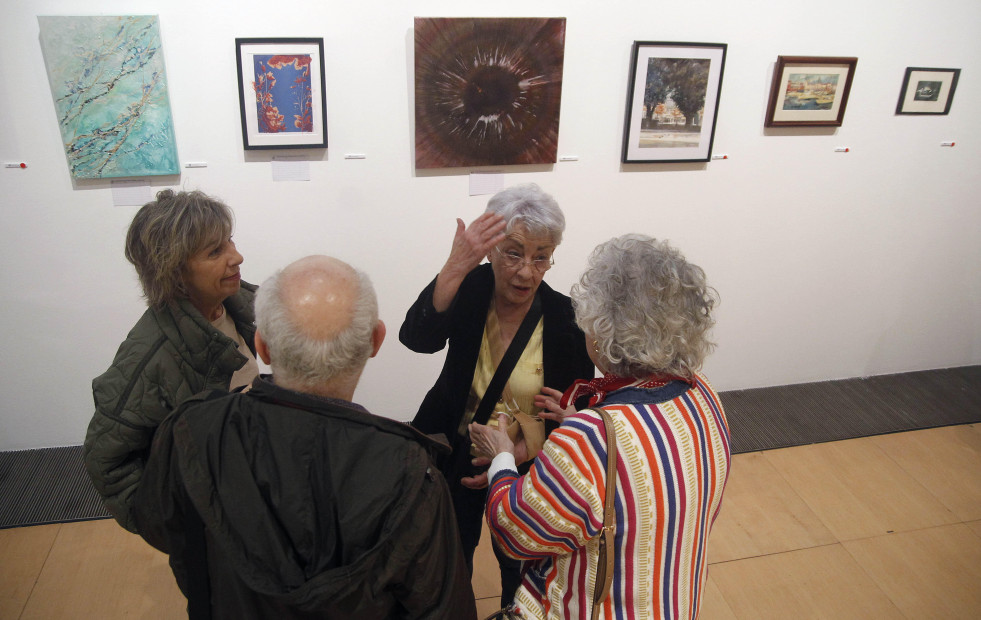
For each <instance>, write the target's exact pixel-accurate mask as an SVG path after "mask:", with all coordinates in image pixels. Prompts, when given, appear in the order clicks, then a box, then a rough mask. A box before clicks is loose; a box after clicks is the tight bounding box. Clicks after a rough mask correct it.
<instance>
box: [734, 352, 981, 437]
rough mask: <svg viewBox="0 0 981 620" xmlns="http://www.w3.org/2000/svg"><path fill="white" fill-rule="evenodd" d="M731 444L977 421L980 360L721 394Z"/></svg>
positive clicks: (980, 407)
mask: <svg viewBox="0 0 981 620" xmlns="http://www.w3.org/2000/svg"><path fill="white" fill-rule="evenodd" d="M720 396H721V398H722V404H723V406H724V407H725V409H726V417H727V418H728V420H729V433H730V435H731V441H732V452H733V453H739V452H753V451H756V450H771V449H773V448H786V447H789V446H799V445H804V444H811V443H821V442H825V441H838V440H841V439H852V438H855V437H865V436H868V435H883V434H886V433H896V432H900V431H910V430H915V429H922V428H932V427H935V426H948V425H952V424H969V423H974V422H981V366H963V367H960V368H946V369H942V370H925V371H921V372H906V373H901V374H895V375H880V376H877V377H866V378H859V379H842V380H838V381H821V382H818V383H800V384H795V385H784V386H779V387H767V388H758V389H753V390H736V391H730V392H722V393H721V394H720Z"/></svg>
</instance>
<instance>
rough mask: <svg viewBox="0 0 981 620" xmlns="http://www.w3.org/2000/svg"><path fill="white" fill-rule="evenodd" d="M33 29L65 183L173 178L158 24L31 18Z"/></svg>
mask: <svg viewBox="0 0 981 620" xmlns="http://www.w3.org/2000/svg"><path fill="white" fill-rule="evenodd" d="M38 23H39V25H40V27H41V49H42V51H43V53H44V62H45V66H46V67H47V71H48V82H49V83H50V85H51V96H52V97H53V98H54V103H55V111H56V113H57V115H58V125H59V127H60V129H61V137H62V140H63V142H64V144H65V154H66V155H67V157H68V168H69V170H70V171H71V174H72V176H73V177H74V178H77V179H101V178H110V177H133V176H146V175H164V174H177V173H178V172H179V165H178V159H177V143H176V141H175V139H174V122H173V118H172V116H171V113H170V98H169V96H168V93H167V79H166V72H165V71H164V58H163V50H162V47H161V44H160V28H159V25H158V19H157V16H156V15H135V16H130V15H127V16H98V17H38Z"/></svg>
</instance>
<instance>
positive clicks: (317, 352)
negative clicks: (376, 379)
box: [255, 267, 378, 390]
mask: <svg viewBox="0 0 981 620" xmlns="http://www.w3.org/2000/svg"><path fill="white" fill-rule="evenodd" d="M350 269H351V271H352V272H353V273H354V275H355V279H356V282H357V284H356V286H357V293H356V295H357V297H356V299H355V303H354V308H353V311H352V314H351V319H350V323H349V324H348V325H347V327H345V328H344V329H343V330H342V331H340V332H339V333H337V334H334V335H332V336H331V337H328V338H317V337H315V336H313V335H311V334H310V333H309V332H308V330H307V329H305V326H304V325H301V324H298V322H297V321H296V320H295V319H294V317H293V313H292V311H291V308H290V305H289V304H288V303H287V297H288V296H287V295H285V294H284V290H283V288H284V282H283V280H284V278H283V270H279V271H277V272H276V273H274V274H273V275H272V276H270V277H269V278H268V279H267V280H266V281H265V282H263V283H262V286H260V287H259V291H258V293H256V298H255V314H256V326H257V328H258V330H259V332H260V333H261V334H262V337H263V340H264V341H265V342H266V345H267V346H268V347H269V352H270V357H271V358H272V362H271V364H270V366H271V367H272V370H273V375H274V376H276V377H278V378H279V380H281V381H282V382H283V383H284V384H288V385H290V386H291V387H293V388H296V389H300V390H303V389H305V388H316V387H321V386H323V385H324V384H325V383H326V382H328V381H330V380H331V379H333V378H335V377H338V376H341V375H344V374H346V373H350V372H354V371H357V370H360V369H361V368H362V367H363V366H364V364H365V362H366V361H367V360H368V358H369V357H370V356H371V352H372V339H371V336H372V331H373V330H374V329H375V325H376V324H377V323H378V300H377V298H376V296H375V289H374V287H373V286H372V284H371V280H370V279H369V278H368V275H367V274H365V273H364V272H363V271H361V270H359V269H355V268H354V267H350Z"/></svg>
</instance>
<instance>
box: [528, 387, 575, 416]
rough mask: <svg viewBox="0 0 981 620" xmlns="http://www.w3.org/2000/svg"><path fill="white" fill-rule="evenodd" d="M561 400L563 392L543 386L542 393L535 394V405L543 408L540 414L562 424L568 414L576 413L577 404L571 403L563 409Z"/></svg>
mask: <svg viewBox="0 0 981 620" xmlns="http://www.w3.org/2000/svg"><path fill="white" fill-rule="evenodd" d="M560 400H562V392H560V391H558V390H553V389H552V388H548V387H543V388H542V393H541V394H536V395H535V406H536V407H540V408H541V411H540V412H539V413H538V415H539V416H541V417H543V418H545V419H546V420H552V421H553V422H558V423H559V424H562V421H563V420H565V418H566V416H570V415H572V414H574V413H576V406H575V404H570V405H569V406H568V407H566V408H565V409H562V408H561V407H559V401H560Z"/></svg>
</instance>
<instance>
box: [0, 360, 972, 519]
mask: <svg viewBox="0 0 981 620" xmlns="http://www.w3.org/2000/svg"><path fill="white" fill-rule="evenodd" d="M721 397H722V403H723V405H724V406H725V408H726V415H727V417H728V420H729V431H730V434H731V436H732V451H733V452H734V453H739V452H753V451H756V450H770V449H773V448H786V447H789V446H798V445H803V444H811V443H820V442H825V441H838V440H840V439H852V438H854V437H864V436H868V435H882V434H885V433H895V432H900V431H909V430H915V429H921V428H932V427H935V426H948V425H951V424H969V423H974V422H981V366H965V367H961V368H948V369H944V370H927V371H922V372H909V373H902V374H896V375H882V376H878V377H868V378H864V379H843V380H839V381H822V382H819V383H803V384H796V385H785V386H780V387H768V388H758V389H752V390H737V391H729V392H722V394H721ZM109 516H110V515H109V513H108V512H107V511H106V509H105V508H104V507H103V505H102V501H101V500H100V499H99V496H98V494H97V493H96V492H95V489H94V488H92V483H91V482H90V481H89V478H88V475H87V474H86V473H85V468H84V466H83V465H82V447H81V446H69V447H66V448H44V449H39V450H22V451H17V452H0V529H2V528H8V527H18V526H24V525H40V524H43V523H63V522H68V521H85V520H90V519H104V518H107V517H109Z"/></svg>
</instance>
